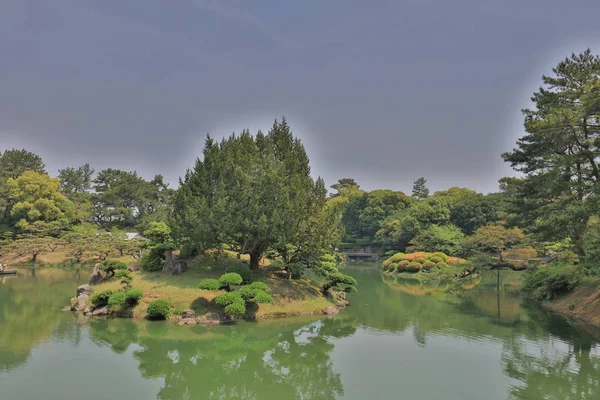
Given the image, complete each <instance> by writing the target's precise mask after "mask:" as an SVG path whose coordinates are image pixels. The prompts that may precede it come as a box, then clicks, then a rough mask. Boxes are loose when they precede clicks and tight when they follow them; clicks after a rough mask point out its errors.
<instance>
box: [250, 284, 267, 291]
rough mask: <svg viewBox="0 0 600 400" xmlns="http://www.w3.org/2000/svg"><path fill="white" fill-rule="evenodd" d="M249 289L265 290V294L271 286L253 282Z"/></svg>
mask: <svg viewBox="0 0 600 400" xmlns="http://www.w3.org/2000/svg"><path fill="white" fill-rule="evenodd" d="M248 286H249V287H251V288H253V289H258V290H264V291H265V292H268V291H269V286H268V285H267V284H266V283H264V282H252V283H251V284H250V285H248Z"/></svg>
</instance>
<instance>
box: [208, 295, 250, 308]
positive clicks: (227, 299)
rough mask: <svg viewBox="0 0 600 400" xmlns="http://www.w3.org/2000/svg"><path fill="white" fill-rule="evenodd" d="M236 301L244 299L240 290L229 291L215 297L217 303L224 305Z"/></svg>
mask: <svg viewBox="0 0 600 400" xmlns="http://www.w3.org/2000/svg"><path fill="white" fill-rule="evenodd" d="M236 301H244V299H243V298H242V295H241V293H240V292H227V293H223V294H221V295H219V296H217V297H215V303H216V304H219V305H222V306H224V305H226V304H230V303H234V302H236Z"/></svg>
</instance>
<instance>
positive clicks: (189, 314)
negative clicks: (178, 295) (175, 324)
mask: <svg viewBox="0 0 600 400" xmlns="http://www.w3.org/2000/svg"><path fill="white" fill-rule="evenodd" d="M181 318H196V313H195V312H194V310H185V311H184V312H182V313H181Z"/></svg>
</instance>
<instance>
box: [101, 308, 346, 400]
mask: <svg viewBox="0 0 600 400" xmlns="http://www.w3.org/2000/svg"><path fill="white" fill-rule="evenodd" d="M114 322H116V321H108V322H107V321H95V322H94V323H93V324H91V325H90V328H91V332H92V337H93V338H94V340H97V341H102V342H107V343H109V344H110V346H111V347H112V348H113V350H115V351H117V352H122V351H124V350H125V349H126V348H127V347H128V345H129V344H131V343H134V342H136V340H137V343H138V344H139V345H140V346H141V347H142V348H143V349H142V350H138V351H135V352H134V357H135V358H136V359H137V360H138V361H139V363H140V365H139V369H140V371H141V372H142V375H143V376H144V377H145V378H160V377H164V379H165V385H164V387H163V388H162V389H161V391H160V393H159V395H158V397H159V398H161V399H178V398H194V399H196V398H198V399H231V398H239V399H266V398H273V399H275V398H276V399H335V398H336V397H337V396H341V395H342V394H343V390H342V384H341V379H340V375H339V374H336V373H334V372H333V367H332V362H331V359H330V353H331V350H332V349H333V344H331V343H330V341H329V340H328V338H330V337H344V336H347V335H351V334H353V333H354V331H355V327H354V325H353V324H351V323H349V322H348V321H347V320H343V319H324V320H319V321H315V322H312V323H308V324H307V323H295V324H284V323H282V324H272V323H271V324H265V325H263V324H260V323H259V324H251V323H244V324H239V325H235V326H228V327H218V328H216V329H206V330H205V329H204V328H195V329H197V330H195V331H193V332H199V330H202V333H201V334H200V335H198V336H194V337H192V338H191V339H190V338H187V339H184V340H178V339H174V338H171V337H175V336H173V335H171V334H169V335H167V336H162V337H159V336H157V335H155V334H153V333H152V332H149V336H144V337H141V338H140V339H136V338H135V336H137V334H138V330H137V329H130V327H126V326H121V325H114V324H113V323H114ZM152 325H154V324H149V325H147V326H148V327H150V326H152ZM183 329H188V328H183ZM188 333H190V334H191V333H192V332H191V331H190V332H188Z"/></svg>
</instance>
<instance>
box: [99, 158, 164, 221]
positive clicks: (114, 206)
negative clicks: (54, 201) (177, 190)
mask: <svg viewBox="0 0 600 400" xmlns="http://www.w3.org/2000/svg"><path fill="white" fill-rule="evenodd" d="M93 183H94V185H93V189H94V194H93V195H92V196H91V202H92V214H93V219H94V220H95V221H96V222H97V223H98V224H100V225H101V226H102V227H104V228H106V229H110V228H113V227H119V228H121V229H131V228H133V227H135V226H137V225H140V226H141V225H145V223H146V222H145V221H147V220H148V219H149V218H152V219H156V218H157V217H159V216H161V215H163V214H164V215H166V213H165V209H166V207H167V204H168V203H169V202H170V197H171V192H172V191H171V190H170V189H168V185H166V184H165V183H164V182H163V178H162V176H160V175H157V176H155V177H154V179H153V180H152V181H146V180H144V179H143V178H142V177H140V176H138V174H137V173H136V172H127V171H122V170H118V169H112V168H108V169H105V170H102V171H100V172H98V174H97V175H96V178H95V179H94V181H93Z"/></svg>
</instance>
